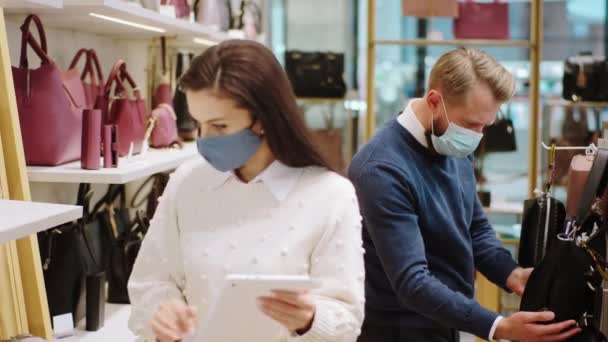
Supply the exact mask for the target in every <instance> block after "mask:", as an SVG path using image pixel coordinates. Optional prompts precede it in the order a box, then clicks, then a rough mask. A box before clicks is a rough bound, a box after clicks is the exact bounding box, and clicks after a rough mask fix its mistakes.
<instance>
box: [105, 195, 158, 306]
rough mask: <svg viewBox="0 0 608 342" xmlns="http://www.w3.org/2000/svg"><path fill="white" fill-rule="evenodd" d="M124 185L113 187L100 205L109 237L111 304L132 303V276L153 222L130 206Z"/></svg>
mask: <svg viewBox="0 0 608 342" xmlns="http://www.w3.org/2000/svg"><path fill="white" fill-rule="evenodd" d="M125 192H126V190H125V186H124V185H110V187H109V188H108V192H107V193H106V195H105V196H104V197H103V198H102V199H101V200H100V202H99V203H98V204H97V205H96V207H98V208H103V209H99V214H98V218H99V222H100V223H101V225H102V226H103V227H104V230H105V231H106V233H107V235H108V236H109V240H110V243H109V248H108V251H109V253H108V254H109V255H108V258H107V262H108V265H107V268H106V269H107V271H106V273H107V280H108V302H109V303H114V304H129V303H130V301H129V293H128V289H127V285H128V281H129V277H130V276H131V271H132V269H133V265H134V263H135V258H136V257H137V253H138V252H139V247H140V245H141V242H142V241H143V238H144V235H145V233H146V232H147V229H148V226H149V221H148V220H147V218H146V217H145V213H144V212H143V211H139V210H137V209H133V208H129V207H127V206H126V194H125Z"/></svg>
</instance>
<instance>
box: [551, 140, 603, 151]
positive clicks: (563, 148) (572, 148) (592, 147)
mask: <svg viewBox="0 0 608 342" xmlns="http://www.w3.org/2000/svg"><path fill="white" fill-rule="evenodd" d="M540 144H541V146H542V147H543V148H544V149H545V150H551V149H552V148H553V147H552V146H548V145H547V144H545V143H544V142H541V143H540ZM597 149H598V147H597V146H595V144H593V143H591V144H589V145H588V146H560V147H555V150H556V151H576V150H584V151H585V152H587V154H596V153H597Z"/></svg>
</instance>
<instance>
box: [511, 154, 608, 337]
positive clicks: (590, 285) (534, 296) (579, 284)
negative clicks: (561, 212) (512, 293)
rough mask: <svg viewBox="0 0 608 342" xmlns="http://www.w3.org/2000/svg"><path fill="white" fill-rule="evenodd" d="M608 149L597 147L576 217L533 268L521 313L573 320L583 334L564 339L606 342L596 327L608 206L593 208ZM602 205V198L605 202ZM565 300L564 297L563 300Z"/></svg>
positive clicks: (604, 268) (604, 275)
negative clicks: (547, 313)
mask: <svg viewBox="0 0 608 342" xmlns="http://www.w3.org/2000/svg"><path fill="white" fill-rule="evenodd" d="M607 164H608V150H605V149H600V150H599V151H598V154H597V156H596V159H595V161H594V163H593V167H592V170H591V173H590V175H589V178H588V181H587V183H586V184H585V189H584V192H583V196H582V199H581V203H580V206H579V209H578V211H577V215H576V217H575V218H574V219H572V220H571V221H568V222H567V224H566V227H565V228H564V229H562V230H561V231H560V233H559V234H558V240H557V241H556V242H555V246H554V248H553V250H551V251H550V252H549V253H548V254H547V257H546V258H544V259H543V260H542V262H541V263H540V264H539V265H538V266H537V267H536V268H535V269H534V271H533V272H532V274H531V275H530V279H529V280H528V283H527V285H526V289H525V291H524V294H523V297H522V301H521V306H520V310H522V311H542V310H550V311H553V312H554V313H555V320H554V321H555V322H561V321H564V320H571V319H572V320H575V321H577V322H578V323H579V327H580V328H582V330H583V331H582V333H581V334H579V335H576V336H574V337H572V338H570V339H569V340H568V341H576V342H591V341H606V338H605V336H603V334H602V333H601V332H600V330H599V326H600V321H601V319H606V317H601V311H602V292H603V289H602V281H603V280H608V274H607V266H608V263H607V262H606V259H605V258H606V230H607V228H608V227H607V221H606V218H607V215H606V206H605V204H604V206H603V208H602V206H598V205H594V202H596V203H597V197H598V196H603V195H604V192H605V189H606V180H607V179H608V177H607V175H606V171H607V169H606V165H607ZM604 201H605V200H604ZM566 298H567V299H566Z"/></svg>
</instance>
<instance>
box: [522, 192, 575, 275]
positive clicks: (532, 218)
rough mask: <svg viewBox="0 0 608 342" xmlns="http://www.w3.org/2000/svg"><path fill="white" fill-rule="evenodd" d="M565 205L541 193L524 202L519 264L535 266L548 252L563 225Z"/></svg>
mask: <svg viewBox="0 0 608 342" xmlns="http://www.w3.org/2000/svg"><path fill="white" fill-rule="evenodd" d="M565 220H566V207H565V206H564V204H563V203H562V202H560V201H558V200H556V199H555V198H553V197H548V196H544V195H541V196H539V197H537V198H533V199H529V200H526V201H525V202H524V214H523V219H522V224H521V238H520V240H519V259H518V260H519V264H520V265H521V266H522V267H536V266H538V265H539V264H540V262H541V261H542V260H543V258H544V257H545V255H546V254H547V253H549V252H550V251H551V249H552V247H553V245H554V243H555V242H556V240H557V234H558V232H560V231H561V229H562V227H564V223H565Z"/></svg>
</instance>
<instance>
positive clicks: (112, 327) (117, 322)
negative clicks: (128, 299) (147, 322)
mask: <svg viewBox="0 0 608 342" xmlns="http://www.w3.org/2000/svg"><path fill="white" fill-rule="evenodd" d="M105 311H106V317H105V321H104V325H103V328H101V329H99V330H97V331H86V330H85V324H86V321H85V320H82V321H81V322H79V323H78V327H77V328H76V330H75V332H74V333H75V334H74V336H70V337H65V338H61V339H55V341H58V342H104V341H116V342H134V341H135V340H136V337H135V336H134V335H133V333H131V331H130V330H129V325H128V322H129V316H131V306H130V305H120V304H108V303H106V308H105Z"/></svg>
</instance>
